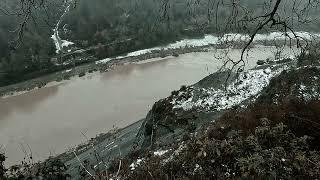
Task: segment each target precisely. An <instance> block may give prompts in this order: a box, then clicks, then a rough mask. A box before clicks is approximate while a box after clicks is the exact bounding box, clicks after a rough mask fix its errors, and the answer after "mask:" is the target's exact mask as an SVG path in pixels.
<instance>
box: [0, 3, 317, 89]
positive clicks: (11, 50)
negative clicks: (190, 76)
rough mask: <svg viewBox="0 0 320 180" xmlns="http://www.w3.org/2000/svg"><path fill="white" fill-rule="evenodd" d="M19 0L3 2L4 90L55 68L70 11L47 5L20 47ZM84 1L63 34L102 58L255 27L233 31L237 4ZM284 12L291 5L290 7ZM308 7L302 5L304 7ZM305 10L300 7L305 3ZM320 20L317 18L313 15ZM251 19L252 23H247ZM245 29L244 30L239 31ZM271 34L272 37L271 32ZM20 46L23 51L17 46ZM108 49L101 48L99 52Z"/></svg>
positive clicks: (253, 6) (0, 54) (75, 6)
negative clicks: (57, 44)
mask: <svg viewBox="0 0 320 180" xmlns="http://www.w3.org/2000/svg"><path fill="white" fill-rule="evenodd" d="M17 2H18V0H1V9H3V10H2V11H0V24H1V27H0V59H1V61H0V72H1V74H0V80H1V81H0V86H3V85H7V84H11V83H15V82H18V81H22V80H25V79H29V78H33V77H37V76H40V75H43V74H46V73H50V72H53V71H56V70H60V69H61V68H56V67H55V65H54V64H53V63H52V62H51V61H50V59H51V58H52V57H53V56H55V55H56V53H55V46H54V43H53V40H52V39H51V36H52V34H53V29H54V28H55V25H56V23H57V21H58V20H59V18H60V16H61V15H62V14H63V12H64V10H65V4H64V2H66V1H64V0H54V1H45V2H46V5H45V7H46V8H39V9H35V10H34V12H33V16H32V17H31V18H30V19H29V22H28V24H27V26H26V27H25V28H24V33H23V37H22V38H21V39H20V40H21V41H17V40H16V39H17V38H18V30H17V27H18V26H19V24H20V23H21V21H22V18H23V17H21V16H18V17H17V16H15V15H12V14H14V13H15V12H19V3H17ZM164 2H166V1H155V0H135V1H128V0H90V1H89V0H81V1H76V2H72V8H70V12H68V13H67V14H66V16H65V17H64V18H63V19H62V22H61V23H60V26H59V34H60V36H61V38H62V39H66V40H68V41H71V42H74V43H75V46H76V47H77V48H81V49H87V48H90V47H94V50H95V52H94V53H92V54H94V55H95V56H96V57H97V58H99V59H100V58H105V57H110V56H117V55H121V54H125V53H128V52H130V51H134V50H138V49H143V48H148V47H153V46H158V45H161V44H165V43H169V42H172V41H176V40H179V39H183V38H186V37H199V36H202V35H204V34H206V33H226V32H236V33H250V29H251V27H250V26H252V27H255V26H256V24H246V25H245V26H241V24H237V23H233V25H235V24H236V26H228V23H227V22H229V19H228V17H230V15H231V14H232V13H235V12H233V11H232V4H227V3H226V4H223V5H221V7H220V8H219V9H217V8H216V5H217V4H216V1H211V0H190V1H185V0H172V1H169V3H164ZM239 3H240V4H241V5H242V6H244V7H246V8H247V9H248V10H251V11H253V12H254V13H257V14H259V13H261V11H266V10H265V9H264V8H263V7H264V5H263V4H259V3H261V2H259V1H256V0H243V1H239ZM286 3H287V4H284V6H283V7H282V13H284V14H286V11H285V7H286V6H287V5H288V3H289V4H290V3H291V4H292V2H291V1H286ZM302 4H303V3H302ZM300 5H301V3H300ZM308 15H309V17H316V15H317V13H316V12H308ZM248 18H249V17H248ZM239 27H240V28H239ZM318 27H320V25H319V24H316V23H310V24H309V25H304V26H297V28H295V30H303V31H317V29H318ZM266 32H268V31H266ZM17 45H19V46H17ZM102 46H103V47H104V48H99V47H102Z"/></svg>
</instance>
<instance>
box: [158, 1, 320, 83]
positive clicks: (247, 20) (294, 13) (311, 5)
mask: <svg viewBox="0 0 320 180" xmlns="http://www.w3.org/2000/svg"><path fill="white" fill-rule="evenodd" d="M172 1H174V0H162V2H163V5H162V6H161V8H162V9H161V11H160V12H161V13H162V14H161V16H163V17H166V19H170V18H168V17H167V16H168V12H169V10H168V8H170V7H171V6H170V3H172ZM243 2H245V1H244V0H187V3H188V6H190V8H189V9H191V10H190V13H192V12H194V10H193V11H192V9H194V8H195V7H196V6H206V7H207V19H208V23H214V24H215V28H216V31H217V33H218V34H219V35H220V36H223V35H224V34H225V33H240V34H243V35H244V37H243V38H240V39H241V40H243V41H244V42H243V46H242V50H241V56H240V58H239V59H238V60H232V59H231V58H226V59H227V60H226V61H225V64H224V66H226V65H227V64H231V70H236V71H237V72H241V71H243V69H244V67H245V65H246V61H245V57H246V55H247V53H248V51H249V49H250V47H251V45H252V44H253V42H254V39H255V38H256V36H257V35H258V34H259V33H267V32H272V31H278V32H281V33H283V36H285V42H284V44H289V45H290V46H291V45H296V46H297V47H298V48H300V49H302V50H304V49H305V48H306V47H308V46H309V45H310V39H306V38H305V37H303V36H300V35H299V33H297V27H298V28H299V27H300V26H302V25H306V24H310V23H314V21H316V20H317V17H316V16H315V14H313V13H314V12H316V11H317V10H319V5H320V1H319V0H261V1H260V0H259V1H257V2H256V3H255V6H256V7H255V8H252V7H251V8H250V7H247V6H246V5H245V4H244V3H243ZM222 13H224V15H225V17H224V18H221V14H222ZM201 27H205V25H203V26H201ZM225 41H230V39H225ZM224 43H225V44H226V45H228V44H230V43H228V42H224ZM226 57H227V56H226ZM228 78H229V77H228Z"/></svg>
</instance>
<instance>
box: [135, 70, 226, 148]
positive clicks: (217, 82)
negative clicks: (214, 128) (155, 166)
mask: <svg viewBox="0 0 320 180" xmlns="http://www.w3.org/2000/svg"><path fill="white" fill-rule="evenodd" d="M227 75H228V72H219V73H214V74H211V75H209V76H208V77H206V78H204V79H202V80H201V81H199V82H198V83H196V84H195V85H193V86H189V87H186V86H182V87H181V88H180V90H178V91H173V92H172V93H171V95H170V96H169V97H167V98H165V99H162V100H160V101H158V102H156V103H155V104H154V105H153V107H152V109H151V110H150V111H149V113H148V114H147V116H146V119H145V121H144V123H143V125H142V127H141V129H140V132H139V134H138V138H137V139H138V141H139V144H140V145H141V147H142V148H146V147H149V146H151V145H153V144H154V142H157V145H165V144H168V143H171V142H173V141H174V140H175V139H180V138H182V137H183V135H185V134H186V133H192V132H194V131H195V130H196V129H197V128H199V127H200V126H201V125H203V124H205V123H208V122H211V121H213V120H214V119H215V118H218V117H219V116H220V115H221V114H222V113H221V112H220V111H215V112H204V111H203V110H202V109H200V108H191V109H189V110H185V109H183V108H181V107H175V102H177V101H187V100H188V99H190V98H197V99H200V98H201V89H203V88H223V87H224V84H225V80H226V78H227Z"/></svg>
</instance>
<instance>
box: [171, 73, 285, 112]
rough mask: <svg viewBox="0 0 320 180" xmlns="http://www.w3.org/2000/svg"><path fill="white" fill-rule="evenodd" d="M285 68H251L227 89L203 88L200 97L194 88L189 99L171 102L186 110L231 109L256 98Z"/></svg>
mask: <svg viewBox="0 0 320 180" xmlns="http://www.w3.org/2000/svg"><path fill="white" fill-rule="evenodd" d="M284 69H286V68H278V69H275V70H272V69H271V68H267V69H258V70H257V69H256V70H249V71H248V72H246V73H244V74H241V75H240V77H239V79H238V80H237V81H235V82H233V83H231V84H230V85H229V86H228V87H227V88H226V90H224V89H214V88H208V89H204V88H202V89H200V91H201V94H203V95H202V96H201V97H200V98H199V97H195V96H194V92H193V91H194V90H192V92H191V93H190V94H191V96H190V97H189V98H188V99H183V100H180V101H179V100H177V99H173V101H172V102H171V103H172V104H173V105H174V107H173V108H182V109H184V110H186V111H187V110H191V109H201V110H206V111H209V110H217V111H220V110H224V109H229V108H231V107H233V106H236V105H240V104H241V103H242V102H244V101H245V100H247V99H249V98H253V99H255V98H256V96H257V95H258V93H259V92H260V91H261V90H262V89H263V88H265V87H266V86H267V85H268V84H269V82H270V80H271V79H272V78H273V77H275V76H276V75H278V74H280V73H281V72H282V71H283V70H284ZM176 98H178V97H176Z"/></svg>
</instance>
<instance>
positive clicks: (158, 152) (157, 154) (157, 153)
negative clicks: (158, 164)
mask: <svg viewBox="0 0 320 180" xmlns="http://www.w3.org/2000/svg"><path fill="white" fill-rule="evenodd" d="M167 152H169V150H158V151H155V152H153V155H155V156H162V155H164V154H166V153H167Z"/></svg>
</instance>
